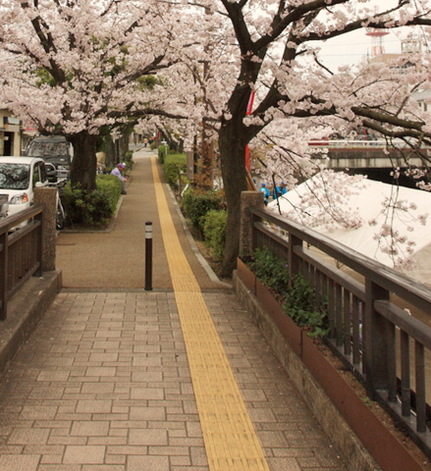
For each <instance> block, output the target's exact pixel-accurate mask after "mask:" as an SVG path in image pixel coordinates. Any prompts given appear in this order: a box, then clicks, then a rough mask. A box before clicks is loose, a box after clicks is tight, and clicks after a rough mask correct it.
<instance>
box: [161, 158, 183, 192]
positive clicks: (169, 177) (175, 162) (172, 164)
mask: <svg viewBox="0 0 431 471" xmlns="http://www.w3.org/2000/svg"><path fill="white" fill-rule="evenodd" d="M186 170H187V157H186V154H168V155H167V156H166V157H165V160H164V164H163V173H164V175H165V179H166V183H168V185H169V186H170V187H171V188H173V189H175V190H176V189H178V178H179V171H181V172H184V173H185V172H186Z"/></svg>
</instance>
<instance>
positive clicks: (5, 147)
mask: <svg viewBox="0 0 431 471" xmlns="http://www.w3.org/2000/svg"><path fill="white" fill-rule="evenodd" d="M0 155H21V122H20V120H19V119H18V118H15V117H14V116H12V113H11V112H10V111H8V110H0Z"/></svg>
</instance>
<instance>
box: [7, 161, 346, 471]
mask: <svg viewBox="0 0 431 471" xmlns="http://www.w3.org/2000/svg"><path fill="white" fill-rule="evenodd" d="M136 160H137V164H136V167H135V169H134V170H133V172H132V179H131V182H130V184H129V187H128V194H127V195H126V196H125V198H124V201H123V205H122V207H121V210H120V213H119V216H118V220H117V224H116V226H115V228H114V230H113V231H112V232H111V233H109V234H61V236H60V237H59V250H58V261H57V265H58V267H60V268H62V269H63V270H64V278H65V284H66V287H67V289H64V290H63V291H62V292H61V293H60V294H59V295H58V296H57V298H56V300H55V301H54V303H53V305H52V306H51V307H50V309H49V310H48V312H47V313H46V315H45V316H44V317H43V319H42V321H41V322H40V324H39V326H38V328H37V329H36V331H35V332H34V333H33V334H32V336H31V338H30V339H29V341H28V343H27V344H26V345H25V346H24V347H23V349H22V350H21V352H20V353H19V354H18V356H17V358H16V360H15V361H14V363H13V365H12V366H11V368H10V369H9V371H8V372H7V374H6V376H5V377H4V378H3V380H2V381H1V383H0V471H21V470H22V471H180V470H184V471H186V470H187V471H198V470H199V471H203V470H209V469H215V468H210V467H209V464H208V460H207V451H206V448H205V444H204V436H203V432H202V427H201V422H200V416H199V413H198V407H197V403H196V396H195V394H194V389H193V388H194V382H193V378H192V375H191V373H190V369H189V360H188V357H187V354H188V350H187V349H186V343H185V340H184V336H183V332H182V330H181V327H182V319H181V318H180V317H181V316H180V312H179V309H178V307H177V300H176V297H175V292H174V289H173V286H172V282H171V280H170V272H169V269H168V264H167V263H165V264H164V265H163V263H162V262H163V261H167V257H166V254H165V251H164V247H163V244H162V242H161V238H160V244H159V245H158V246H157V247H158V249H157V255H156V259H157V260H158V263H160V265H159V266H157V268H156V267H155V276H154V287H155V289H154V290H153V291H145V290H143V289H142V286H143V281H142V275H141V273H143V270H142V257H141V256H142V251H143V245H142V244H141V241H140V239H139V237H138V236H137V234H136V233H135V235H134V236H133V235H132V234H130V232H132V228H135V227H138V225H139V224H136V225H135V224H134V223H132V222H130V220H128V219H129V218H130V217H131V216H132V215H134V216H136V218H139V220H140V221H141V222H142V221H144V222H145V220H146V219H148V218H151V219H152V220H153V224H154V232H155V237H156V234H157V231H159V228H160V224H159V223H158V215H157V211H156V209H155V201H154V192H153V194H152V195H150V193H151V172H150V170H149V169H150V166H149V164H148V162H147V161H149V160H150V159H149V154H148V153H146V152H140V153H138V157H137V159H136ZM129 196H130V198H129ZM166 196H167V201H168V203H169V210H170V213H171V216H172V218H173V221H174V224H175V227H176V229H177V232H178V236H179V239H180V241H181V245H182V249H183V250H184V252H185V254H186V256H187V260H188V262H189V264H190V266H191V267H192V270H193V273H194V274H195V276H196V279H197V280H198V282H199V285H200V287H201V289H202V291H203V299H204V301H205V304H206V307H207V309H208V311H209V313H210V315H211V318H212V321H213V323H214V326H215V330H216V333H217V334H218V336H219V338H220V341H221V343H222V345H223V347H224V351H225V353H226V356H227V358H228V360H229V364H230V368H231V370H232V373H233V375H234V378H235V380H236V382H237V385H238V388H239V390H240V392H241V396H242V398H243V400H244V403H245V405H246V407H247V411H248V415H249V417H250V419H251V421H252V423H253V425H254V428H255V430H256V433H257V436H258V438H259V441H260V443H261V445H262V449H263V452H264V455H265V457H266V461H267V464H268V469H270V470H272V471H312V470H313V471H317V470H319V471H342V470H343V471H345V467H344V465H343V463H342V460H341V459H340V458H339V457H338V456H337V454H336V453H335V451H334V449H333V448H332V446H331V443H330V441H329V440H328V438H327V437H326V436H325V435H324V433H323V432H322V431H321V429H320V427H319V426H318V424H317V422H316V421H315V419H314V418H313V417H312V415H311V414H310V412H309V410H308V409H307V407H306V405H305V404H304V402H303V401H302V399H301V397H300V396H299V395H298V393H297V392H296V390H295V388H294V386H293V385H292V383H291V382H290V380H289V378H288V377H287V376H286V374H285V372H284V370H283V369H282V367H281V366H280V364H279V363H278V361H277V360H276V359H275V357H274V355H273V354H272V352H271V350H270V348H269V346H268V345H267V343H266V342H265V341H264V340H263V338H262V336H261V334H260V332H259V331H258V329H257V328H256V326H254V324H253V323H252V322H251V320H250V317H249V316H248V314H247V312H246V311H245V310H244V309H243V307H242V306H241V304H240V303H239V301H238V299H237V298H236V296H235V295H234V293H233V292H232V290H231V289H228V288H226V287H225V286H224V285H221V284H220V283H218V282H217V281H216V280H214V278H213V277H212V275H211V274H210V273H209V272H207V271H206V270H205V269H204V268H203V267H202V265H201V264H200V262H199V261H198V260H197V259H196V257H195V255H194V252H193V249H192V248H190V244H189V240H188V238H187V234H186V232H185V231H184V230H183V227H182V224H181V221H180V218H179V216H178V213H177V211H176V208H175V206H174V204H173V201H172V199H171V197H170V195H169V194H168V193H166ZM135 205H136V206H135ZM123 211H124V212H123ZM126 226H128V228H129V230H128V231H126ZM133 230H134V229H133ZM117 231H118V232H117ZM139 231H141V229H139ZM131 246H133V247H131ZM78 249H79V250H78ZM99 249H100V250H99ZM117 249H118V255H112V254H114V253H117ZM74 253H75V256H74ZM109 254H111V255H112V256H108V255H109ZM136 259H139V261H137V260H136ZM80 264H81V265H80ZM82 264H83V265H82ZM106 265H108V267H106ZM136 272H138V273H136ZM129 277H130V280H129ZM132 288H133V289H132ZM196 314H198V313H196ZM187 348H188V347H187ZM206 446H208V444H206ZM219 469H220V470H221V471H225V470H226V471H228V470H229V469H232V470H233V469H238V470H248V469H250V470H252V469H262V468H257V467H253V465H252V464H250V463H232V464H231V466H229V467H228V468H219Z"/></svg>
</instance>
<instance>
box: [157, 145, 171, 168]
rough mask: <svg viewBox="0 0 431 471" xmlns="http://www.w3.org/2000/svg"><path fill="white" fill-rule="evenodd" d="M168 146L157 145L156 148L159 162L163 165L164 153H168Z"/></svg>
mask: <svg viewBox="0 0 431 471" xmlns="http://www.w3.org/2000/svg"><path fill="white" fill-rule="evenodd" d="M168 151H169V147H168V146H164V145H162V146H159V147H158V148H157V155H158V157H159V162H160V163H161V164H162V165H163V164H164V163H165V158H166V155H167V154H168Z"/></svg>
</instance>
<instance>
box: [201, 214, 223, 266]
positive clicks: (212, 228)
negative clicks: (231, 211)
mask: <svg viewBox="0 0 431 471" xmlns="http://www.w3.org/2000/svg"><path fill="white" fill-rule="evenodd" d="M203 218H204V229H203V232H204V244H205V247H206V248H208V249H210V250H211V252H212V254H213V256H214V258H215V259H217V260H221V259H222V258H223V255H224V249H225V242H226V226H227V211H226V210H224V209H222V210H216V209H211V210H210V211H208V212H207V214H206V215H205V216H203Z"/></svg>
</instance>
